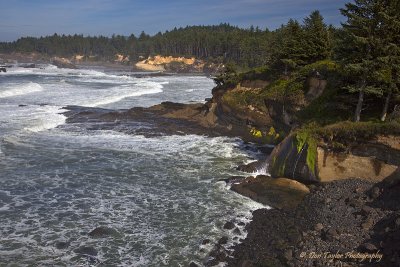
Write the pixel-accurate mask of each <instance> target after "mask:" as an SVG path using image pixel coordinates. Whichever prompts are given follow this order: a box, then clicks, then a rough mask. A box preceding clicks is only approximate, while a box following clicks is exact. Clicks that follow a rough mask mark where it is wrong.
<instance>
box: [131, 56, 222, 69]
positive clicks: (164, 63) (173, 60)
mask: <svg viewBox="0 0 400 267" xmlns="http://www.w3.org/2000/svg"><path fill="white" fill-rule="evenodd" d="M135 67H136V68H137V69H139V70H144V71H161V72H164V71H167V72H175V73H216V72H219V71H221V70H222V68H223V65H222V64H215V63H212V62H205V61H204V60H199V59H196V58H194V57H192V58H185V57H172V56H160V55H157V56H154V57H149V58H147V59H145V60H142V61H139V62H137V63H136V64H135Z"/></svg>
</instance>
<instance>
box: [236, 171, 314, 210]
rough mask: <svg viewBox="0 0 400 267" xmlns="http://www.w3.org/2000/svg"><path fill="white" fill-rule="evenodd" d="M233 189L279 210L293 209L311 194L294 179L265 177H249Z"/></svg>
mask: <svg viewBox="0 0 400 267" xmlns="http://www.w3.org/2000/svg"><path fill="white" fill-rule="evenodd" d="M231 189H232V190H233V191H235V192H237V193H239V194H241V195H244V196H247V197H249V198H251V199H253V200H255V201H257V202H260V203H262V204H265V205H268V206H271V207H273V208H278V209H292V208H295V207H297V205H298V204H299V203H300V202H301V201H302V200H303V198H304V197H305V196H306V195H307V194H308V193H310V190H309V189H308V187H307V186H305V185H304V184H302V183H299V182H297V181H294V180H292V179H287V178H271V177H269V176H265V175H258V176H257V177H255V178H254V177H247V178H246V179H245V180H243V181H241V182H240V183H237V184H233V185H232V186H231Z"/></svg>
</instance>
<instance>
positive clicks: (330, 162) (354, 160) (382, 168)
mask: <svg viewBox="0 0 400 267" xmlns="http://www.w3.org/2000/svg"><path fill="white" fill-rule="evenodd" d="M366 151H368V150H366ZM370 155H371V154H370ZM317 158H318V161H317V164H318V177H319V179H320V180H321V181H324V182H325V181H332V180H341V179H347V178H350V177H358V178H362V179H366V180H370V181H381V180H383V179H384V178H386V177H388V176H390V175H391V174H392V173H394V172H395V170H396V169H397V166H396V165H393V164H388V163H385V162H384V161H381V160H379V159H376V158H375V157H368V156H356V155H352V154H345V153H334V152H329V151H326V150H324V149H322V148H318V157H317Z"/></svg>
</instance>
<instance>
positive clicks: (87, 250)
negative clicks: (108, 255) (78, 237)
mask: <svg viewBox="0 0 400 267" xmlns="http://www.w3.org/2000/svg"><path fill="white" fill-rule="evenodd" d="M74 252H75V253H77V254H81V255H89V256H97V254H98V252H97V250H96V249H95V248H94V247H91V246H82V247H79V248H77V249H75V250H74Z"/></svg>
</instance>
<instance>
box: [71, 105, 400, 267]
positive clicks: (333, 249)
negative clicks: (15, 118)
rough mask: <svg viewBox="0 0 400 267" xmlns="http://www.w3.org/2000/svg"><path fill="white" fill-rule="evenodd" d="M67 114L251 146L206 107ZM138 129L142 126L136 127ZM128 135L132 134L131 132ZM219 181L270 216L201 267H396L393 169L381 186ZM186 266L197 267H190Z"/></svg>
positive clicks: (398, 242) (77, 119)
mask: <svg viewBox="0 0 400 267" xmlns="http://www.w3.org/2000/svg"><path fill="white" fill-rule="evenodd" d="M67 109H69V111H68V112H67V113H66V115H67V117H68V119H67V122H68V123H79V124H82V125H86V127H89V128H90V127H92V126H95V127H102V129H113V130H118V131H123V132H126V133H131V134H143V135H145V136H158V135H165V134H167V135H170V134H178V135H180V134H204V135H208V136H220V135H225V136H240V137H241V138H242V139H243V140H248V141H251V135H249V134H248V131H249V128H248V126H247V125H246V124H245V123H240V121H235V120H229V121H228V122H227V121H226V120H221V116H219V114H218V107H215V106H214V107H213V106H212V102H208V103H206V104H178V103H171V102H164V103H162V104H159V105H156V106H152V107H149V108H132V109H129V110H118V111H116V110H104V109H98V108H85V107H67ZM91 122H93V124H91ZM98 122H102V123H100V124H99V123H98ZM235 122H236V124H235ZM138 124H140V125H142V126H143V127H142V128H141V127H137V125H138ZM91 125H92V126H91ZM132 125H135V126H136V127H131V126H132ZM133 128H134V129H136V130H135V132H131V131H132V129H133ZM265 152H266V153H270V152H271V151H270V149H269V151H265ZM272 154H274V152H272ZM266 161H267V159H263V160H262V161H260V162H255V163H251V164H249V165H247V166H246V165H242V166H239V168H238V169H239V170H241V171H246V172H250V173H251V172H254V171H256V170H257V169H259V168H260V166H263V165H265V164H266ZM226 182H227V183H230V184H231V189H232V190H233V191H235V192H237V193H239V194H242V195H244V196H247V197H250V198H252V199H254V200H255V201H258V202H261V203H263V204H266V205H269V206H271V207H273V209H270V210H266V209H261V210H257V211H255V212H254V213H253V221H252V222H251V223H250V224H249V225H247V226H246V231H247V233H248V235H247V238H246V239H244V240H241V242H242V243H240V244H238V245H236V246H235V247H233V248H229V249H227V248H226V246H225V245H226V243H227V238H226V237H222V238H221V239H220V240H219V241H218V242H217V243H216V244H215V246H214V249H213V250H212V251H211V252H210V254H209V257H208V258H207V259H206V260H205V262H204V263H203V264H204V265H205V266H215V265H217V264H218V263H220V262H226V263H227V264H228V266H243V267H250V266H382V265H384V266H396V265H399V264H400V257H399V255H400V250H399V249H398V248H400V239H399V236H400V211H399V208H398V207H399V206H400V205H399V204H400V197H399V196H400V171H399V169H397V171H396V172H394V173H393V174H392V175H391V176H389V177H387V178H386V179H384V180H383V181H381V182H376V181H374V179H371V180H368V179H341V180H335V181H327V182H317V183H315V182H314V183H309V184H308V185H304V184H302V183H299V182H297V181H295V180H293V179H286V178H271V177H268V176H257V177H256V178H253V177H247V178H245V177H232V178H230V179H227V180H226ZM227 223H229V222H227ZM230 223H232V222H230ZM226 227H229V225H228V226H226ZM233 227H235V225H233ZM227 229H228V228H227ZM360 257H361V258H360ZM365 257H370V258H365ZM190 266H198V265H197V264H196V263H194V262H192V264H191V265H190Z"/></svg>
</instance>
